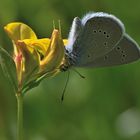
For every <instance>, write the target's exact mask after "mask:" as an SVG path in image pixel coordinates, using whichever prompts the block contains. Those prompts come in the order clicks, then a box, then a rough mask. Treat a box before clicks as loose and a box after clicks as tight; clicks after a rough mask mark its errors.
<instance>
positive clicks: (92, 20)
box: [60, 12, 140, 71]
mask: <svg viewBox="0 0 140 140" xmlns="http://www.w3.org/2000/svg"><path fill="white" fill-rule="evenodd" d="M139 58H140V49H139V46H138V44H137V43H136V42H135V41H134V40H133V39H132V38H131V37H130V36H129V35H128V34H127V33H126V32H125V27H124V25H123V23H122V22H121V21H120V20H119V19H118V18H117V17H115V16H113V15H111V14H107V13H103V12H96V13H92V12H91V13H88V14H86V15H85V16H84V17H83V18H82V19H80V18H79V17H75V18H74V20H73V23H72V26H71V30H70V33H69V37H68V44H67V45H66V46H65V61H64V63H63V64H62V65H61V67H60V69H61V71H66V70H68V69H69V68H70V67H72V66H73V67H84V68H98V67H107V66H116V65H122V64H127V63H131V62H133V61H136V60H139Z"/></svg>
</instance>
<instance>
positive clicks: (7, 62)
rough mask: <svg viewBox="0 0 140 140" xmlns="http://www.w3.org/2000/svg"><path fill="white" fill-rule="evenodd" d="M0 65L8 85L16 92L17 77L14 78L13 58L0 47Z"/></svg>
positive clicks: (14, 66)
mask: <svg viewBox="0 0 140 140" xmlns="http://www.w3.org/2000/svg"><path fill="white" fill-rule="evenodd" d="M0 65H1V67H2V70H3V73H4V75H5V76H6V77H8V79H9V81H10V83H11V84H12V86H13V87H14V90H15V91H17V89H18V84H17V77H16V65H15V62H14V60H13V58H12V57H11V56H10V54H9V53H8V52H7V51H6V50H5V49H3V48H2V47H0Z"/></svg>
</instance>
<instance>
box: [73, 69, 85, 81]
mask: <svg viewBox="0 0 140 140" xmlns="http://www.w3.org/2000/svg"><path fill="white" fill-rule="evenodd" d="M72 70H73V71H74V72H76V73H77V74H78V75H79V76H80V77H81V78H83V79H85V76H83V75H82V74H81V73H80V72H78V71H77V70H76V69H74V68H72Z"/></svg>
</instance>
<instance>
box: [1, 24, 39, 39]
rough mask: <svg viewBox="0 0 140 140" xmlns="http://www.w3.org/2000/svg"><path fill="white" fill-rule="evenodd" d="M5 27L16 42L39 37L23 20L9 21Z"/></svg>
mask: <svg viewBox="0 0 140 140" xmlns="http://www.w3.org/2000/svg"><path fill="white" fill-rule="evenodd" d="M4 29H5V31H6V32H7V34H8V35H9V37H10V38H11V39H12V40H13V41H15V42H16V41H17V40H23V39H37V37H36V34H35V33H34V31H33V30H32V29H31V28H30V27H29V26H28V25H26V24H24V23H21V22H13V23H9V24H7V25H6V26H5V27H4Z"/></svg>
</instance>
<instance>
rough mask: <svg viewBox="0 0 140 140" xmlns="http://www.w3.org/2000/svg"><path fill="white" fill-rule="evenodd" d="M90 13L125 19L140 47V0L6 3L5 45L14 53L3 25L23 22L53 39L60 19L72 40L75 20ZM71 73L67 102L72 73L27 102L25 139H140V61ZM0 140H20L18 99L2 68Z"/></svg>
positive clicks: (0, 5)
mask: <svg viewBox="0 0 140 140" xmlns="http://www.w3.org/2000/svg"><path fill="white" fill-rule="evenodd" d="M89 11H104V12H108V13H112V14H114V15H116V16H117V17H118V18H120V19H121V20H122V21H123V22H124V24H125V27H126V31H127V32H128V33H129V34H130V35H131V36H132V37H133V38H134V39H135V40H136V41H137V42H138V44H140V30H139V29H140V28H139V26H140V1H139V0H116V1H115V0H114V1H113V0H69V1H66V0H3V1H2V0H1V2H0V44H1V45H2V46H3V47H4V48H6V49H9V50H10V49H11V42H10V40H9V39H8V37H7V35H6V34H5V33H4V31H3V26H4V25H6V24H7V23H9V22H12V21H22V22H24V23H26V24H28V25H29V26H30V27H32V28H33V29H34V31H35V32H36V33H37V35H38V36H39V37H40V38H42V37H50V35H51V32H52V29H53V27H52V21H53V20H55V23H56V26H57V21H58V19H60V20H61V26H62V34H63V37H64V38H67V36H68V33H69V29H70V26H71V23H72V20H73V18H74V17H75V16H79V17H82V16H83V15H84V14H85V13H87V12H89ZM77 70H78V71H79V72H80V73H82V74H83V75H84V76H85V77H86V79H81V78H80V77H79V76H78V75H77V74H76V73H74V72H72V71H71V75H70V82H69V84H68V87H67V91H66V95H65V100H64V102H63V103H62V104H61V103H60V98H61V94H62V90H63V88H64V85H65V81H66V77H67V73H60V74H59V75H57V76H56V77H54V78H50V79H46V80H44V81H43V82H42V83H41V84H40V85H39V86H38V87H37V88H35V89H33V90H31V91H30V92H28V94H27V96H26V97H25V98H24V139H25V140H140V62H136V63H133V64H129V65H124V66H118V67H111V68H100V69H77ZM0 73H1V74H0V140H15V139H16V138H15V136H16V98H15V95H14V91H13V90H12V87H11V85H10V83H8V82H7V79H6V78H5V77H4V75H3V73H2V70H1V69H0Z"/></svg>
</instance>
